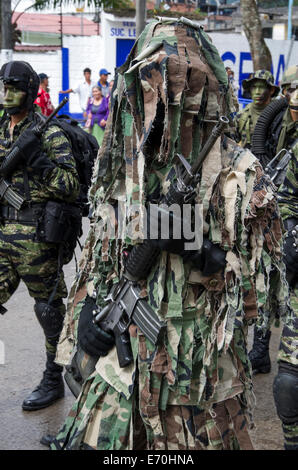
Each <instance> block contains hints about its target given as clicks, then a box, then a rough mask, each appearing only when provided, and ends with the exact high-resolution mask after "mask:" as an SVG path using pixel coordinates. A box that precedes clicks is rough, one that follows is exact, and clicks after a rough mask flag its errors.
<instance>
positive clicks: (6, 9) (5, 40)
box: [1, 0, 13, 64]
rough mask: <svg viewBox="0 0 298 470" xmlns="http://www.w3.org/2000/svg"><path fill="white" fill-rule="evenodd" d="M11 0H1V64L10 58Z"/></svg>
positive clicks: (11, 47)
mask: <svg viewBox="0 0 298 470" xmlns="http://www.w3.org/2000/svg"><path fill="white" fill-rule="evenodd" d="M12 53H13V41H12V26H11V0H1V64H5V63H6V62H10V61H11V60H12Z"/></svg>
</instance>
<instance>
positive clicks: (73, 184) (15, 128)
mask: <svg viewBox="0 0 298 470" xmlns="http://www.w3.org/2000/svg"><path fill="white" fill-rule="evenodd" d="M0 79H1V81H2V82H3V84H4V101H3V106H4V110H5V115H4V116H3V118H2V120H1V126H0V166H2V164H3V162H4V161H5V159H6V157H7V155H9V154H10V155H11V153H10V151H11V149H12V147H13V146H14V144H15V142H16V141H17V142H18V148H19V149H20V150H21V161H18V163H17V164H16V166H15V167H14V168H12V169H11V171H9V172H8V174H7V175H5V180H6V181H8V183H9V184H10V186H9V191H10V194H11V195H12V196H13V198H17V199H18V200H19V201H21V204H20V207H19V208H16V207H15V206H14V205H12V204H11V201H13V200H14V199H13V198H12V199H11V200H9V199H8V198H7V197H6V193H5V192H4V193H3V194H2V197H1V198H0V221H1V223H0V313H2V314H4V313H5V312H6V308H5V307H4V306H3V304H5V303H6V302H7V301H8V299H9V298H10V297H11V296H12V295H13V293H14V292H15V291H16V289H17V288H18V286H19V284H20V281H21V280H22V281H23V282H24V283H25V285H26V287H27V289H28V292H29V294H30V296H31V297H33V298H34V301H35V305H34V311H35V314H36V317H37V319H38V321H39V323H40V325H41V327H42V329H43V332H44V335H45V342H46V356H47V362H46V370H45V371H44V375H43V379H42V380H41V382H40V384H39V385H38V386H37V388H35V389H34V391H33V392H32V393H31V394H30V395H29V396H28V397H27V398H26V399H25V400H24V402H23V404H22V407H23V409H24V410H26V411H32V410H38V409H40V408H45V407H47V406H49V405H51V404H52V403H54V402H55V401H56V400H57V399H58V398H61V397H63V395H64V384H63V378H62V367H60V366H59V365H57V364H55V362H54V359H55V353H56V346H57V342H58V338H59V334H60V331H61V328H62V322H63V315H64V312H65V307H64V304H63V298H64V297H66V295H67V290H66V285H65V282H64V278H63V272H62V270H61V275H60V277H59V276H58V280H57V283H56V279H57V274H58V268H59V246H58V244H57V243H48V242H47V241H44V242H43V241H41V239H40V238H39V237H38V227H39V224H40V221H41V220H42V218H43V214H44V211H45V207H46V205H47V203H48V202H49V201H52V202H53V201H55V202H57V203H59V202H61V201H67V202H72V201H75V199H76V197H77V195H78V192H79V180H78V175H77V171H76V165H75V160H74V157H73V155H72V152H71V147H70V143H69V141H68V139H67V138H66V136H65V135H64V134H63V133H62V131H61V130H60V128H59V127H58V126H56V125H54V124H49V125H48V127H47V128H46V129H45V131H44V133H43V134H42V136H41V137H40V138H39V137H37V136H36V135H35V133H34V132H33V130H32V128H33V127H34V126H35V125H36V124H38V123H40V119H41V118H40V115H39V114H38V113H35V112H34V108H33V103H34V100H35V99H36V96H37V91H38V86H39V78H38V75H37V74H36V72H35V71H34V70H33V69H32V67H31V66H30V64H28V63H27V62H21V61H13V62H9V63H6V64H4V65H3V66H2V67H1V70H0ZM2 176H3V175H1V177H2ZM1 180H2V178H1ZM17 207H18V206H17ZM59 269H60V268H59ZM55 285H56V291H54V295H53V296H52V297H53V298H52V299H51V302H49V299H50V298H51V294H52V292H53V288H54V286H55ZM28 334H29V333H28Z"/></svg>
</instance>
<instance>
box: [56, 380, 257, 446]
mask: <svg viewBox="0 0 298 470" xmlns="http://www.w3.org/2000/svg"><path fill="white" fill-rule="evenodd" d="M51 448H52V450H74V449H76V450H78V449H86V450H87V449H89V450H92V449H94V450H142V449H144V450H223V449H229V450H233V449H235V450H236V449H237V450H238V449H247V450H248V449H253V447H252V444H251V441H250V438H249V434H248V426H247V421H246V417H245V415H244V412H243V409H242V406H241V400H240V399H239V398H238V397H234V398H230V399H228V400H225V401H223V402H221V403H217V404H215V405H213V406H210V407H209V408H208V409H202V408H200V407H199V406H192V405H167V406H166V407H165V409H164V410H161V409H159V408H158V407H157V406H155V405H153V404H152V405H150V404H149V403H148V404H147V406H146V407H145V409H143V407H142V405H141V401H140V400H139V397H138V392H137V386H135V387H134V392H133V394H132V396H131V397H130V398H129V399H126V398H125V397H124V396H123V395H122V394H121V393H119V392H117V391H116V390H115V389H114V388H113V387H111V386H110V385H109V384H108V383H107V382H105V381H104V380H103V379H102V378H101V377H100V375H99V374H98V373H97V372H94V373H93V374H92V375H91V376H90V377H89V378H88V379H87V380H86V382H85V384H84V385H83V388H82V391H81V394H80V396H79V397H78V399H77V401H76V402H75V403H74V405H73V407H72V409H71V411H70V413H69V415H68V417H67V418H66V421H65V424H64V425H63V427H62V428H61V430H60V432H59V433H58V435H57V436H56V439H55V441H54V443H53V444H52V446H51Z"/></svg>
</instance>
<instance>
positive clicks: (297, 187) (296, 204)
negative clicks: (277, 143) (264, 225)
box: [278, 141, 298, 220]
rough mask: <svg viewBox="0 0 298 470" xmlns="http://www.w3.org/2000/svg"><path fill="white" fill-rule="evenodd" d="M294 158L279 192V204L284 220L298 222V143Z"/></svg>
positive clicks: (294, 148) (295, 146) (294, 150)
mask: <svg viewBox="0 0 298 470" xmlns="http://www.w3.org/2000/svg"><path fill="white" fill-rule="evenodd" d="M293 154H294V158H292V160H291V161H290V163H289V166H288V169H287V173H286V177H285V179H284V182H283V184H282V186H281V188H280V189H279V191H278V203H279V207H280V213H281V216H282V218H283V220H286V219H288V218H291V217H295V218H296V219H297V220H298V141H296V145H294V147H293Z"/></svg>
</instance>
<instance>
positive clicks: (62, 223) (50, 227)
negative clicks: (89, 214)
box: [36, 201, 82, 264]
mask: <svg viewBox="0 0 298 470" xmlns="http://www.w3.org/2000/svg"><path fill="white" fill-rule="evenodd" d="M81 235H82V212H81V209H80V208H79V207H78V206H75V205H73V204H66V203H61V202H56V201H48V202H47V203H46V205H45V208H44V211H43V214H42V216H41V217H40V218H39V219H38V222H37V228H36V240H37V241H40V242H45V243H63V244H64V251H63V257H64V259H63V263H64V264H67V263H69V261H70V260H71V258H72V255H73V252H74V249H75V247H76V243H77V238H79V237H80V236H81Z"/></svg>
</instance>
